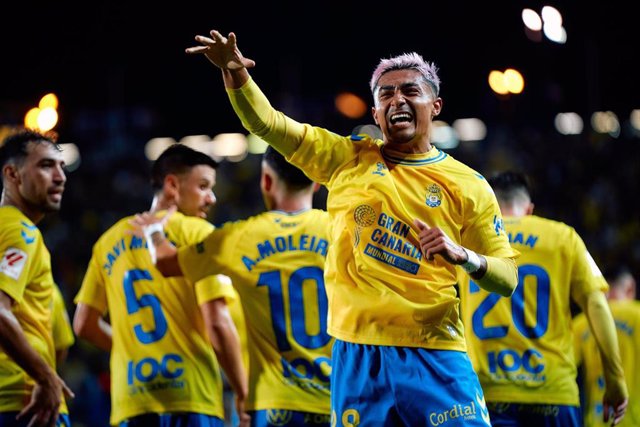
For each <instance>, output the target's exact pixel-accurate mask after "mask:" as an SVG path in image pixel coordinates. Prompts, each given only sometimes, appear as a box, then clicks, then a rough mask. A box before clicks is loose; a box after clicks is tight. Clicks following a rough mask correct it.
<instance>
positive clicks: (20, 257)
mask: <svg viewBox="0 0 640 427" xmlns="http://www.w3.org/2000/svg"><path fill="white" fill-rule="evenodd" d="M26 263H27V253H26V252H24V251H22V250H20V249H17V248H7V250H6V252H5V253H4V256H3V257H2V261H0V272H1V273H4V274H6V275H7V276H9V277H11V278H12V279H14V280H18V278H19V277H20V274H21V273H22V270H23V269H24V266H25V264H26Z"/></svg>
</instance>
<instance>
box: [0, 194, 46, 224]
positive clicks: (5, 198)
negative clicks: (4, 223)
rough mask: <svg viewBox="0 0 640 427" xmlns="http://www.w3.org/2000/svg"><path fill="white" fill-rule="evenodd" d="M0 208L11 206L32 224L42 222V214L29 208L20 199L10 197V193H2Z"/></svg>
mask: <svg viewBox="0 0 640 427" xmlns="http://www.w3.org/2000/svg"><path fill="white" fill-rule="evenodd" d="M0 206H13V207H14V208H16V209H18V210H19V211H20V212H22V214H23V215H24V216H26V217H27V218H29V219H30V220H31V222H33V223H34V224H37V223H39V222H40V221H42V218H44V212H42V211H41V210H39V209H35V208H34V207H32V206H30V205H29V204H28V203H26V202H25V201H24V200H23V199H21V198H14V197H11V193H10V192H9V191H3V192H2V197H1V198H0Z"/></svg>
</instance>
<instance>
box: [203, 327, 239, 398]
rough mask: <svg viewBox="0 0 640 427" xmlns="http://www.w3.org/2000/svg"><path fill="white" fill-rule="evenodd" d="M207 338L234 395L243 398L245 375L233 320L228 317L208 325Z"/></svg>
mask: <svg viewBox="0 0 640 427" xmlns="http://www.w3.org/2000/svg"><path fill="white" fill-rule="evenodd" d="M209 339H210V341H211V345H212V346H213V350H214V351H215V353H216V357H217V358H218V362H219V363H220V366H221V367H222V369H223V370H224V373H225V375H226V377H227V380H228V381H229V384H230V385H231V388H232V389H233V391H234V392H235V394H236V396H238V397H239V398H241V399H245V398H246V396H247V393H248V385H247V375H246V371H245V367H244V365H243V363H242V350H241V347H240V338H239V337H238V331H237V330H236V328H235V325H234V324H233V321H232V320H231V319H229V320H228V321H224V322H218V323H216V324H213V325H210V327H209Z"/></svg>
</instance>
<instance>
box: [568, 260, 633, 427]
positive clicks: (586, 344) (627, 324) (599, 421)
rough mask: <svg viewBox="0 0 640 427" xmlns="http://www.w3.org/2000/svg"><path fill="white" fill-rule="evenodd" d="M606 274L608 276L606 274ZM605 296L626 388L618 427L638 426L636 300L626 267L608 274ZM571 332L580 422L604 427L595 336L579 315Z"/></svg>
mask: <svg viewBox="0 0 640 427" xmlns="http://www.w3.org/2000/svg"><path fill="white" fill-rule="evenodd" d="M608 276H609V275H608ZM608 282H609V292H608V293H607V298H608V300H609V307H610V308H611V314H613V319H614V321H615V324H616V332H617V335H618V344H619V346H620V356H621V358H622V367H623V370H624V373H625V380H626V382H627V386H628V387H629V406H628V407H627V412H626V414H625V416H624V419H623V420H622V421H621V422H620V424H619V425H620V426H629V427H631V426H639V425H640V374H638V370H639V369H640V363H639V358H640V302H638V301H637V300H636V299H635V298H636V281H635V279H634V278H633V276H632V275H631V273H630V272H629V270H627V269H626V268H619V269H618V270H617V271H615V272H614V273H613V274H611V275H610V276H609V277H608ZM573 332H574V336H575V341H574V342H575V343H576V359H577V360H578V364H579V365H581V367H582V368H581V372H582V374H583V375H582V378H583V382H582V383H583V388H584V392H585V396H584V404H585V406H584V410H583V416H584V425H585V426H587V427H596V426H606V425H608V424H610V423H607V422H605V421H604V417H605V415H606V413H605V412H604V407H603V404H602V402H603V401H604V400H605V399H604V393H605V377H604V376H603V370H602V362H601V358H600V351H599V349H598V346H597V343H596V341H595V337H594V336H593V334H592V333H591V332H590V331H589V325H588V322H587V318H586V316H585V315H584V314H582V313H581V314H579V315H578V316H577V317H576V318H575V319H574V326H573Z"/></svg>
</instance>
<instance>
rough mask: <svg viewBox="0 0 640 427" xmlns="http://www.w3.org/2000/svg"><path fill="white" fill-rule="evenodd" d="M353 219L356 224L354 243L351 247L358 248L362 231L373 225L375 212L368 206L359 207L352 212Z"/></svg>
mask: <svg viewBox="0 0 640 427" xmlns="http://www.w3.org/2000/svg"><path fill="white" fill-rule="evenodd" d="M353 219H354V221H355V222H356V230H355V231H356V232H355V234H356V241H355V243H354V245H353V246H358V243H360V233H361V232H362V229H363V228H366V227H371V226H372V225H373V224H375V222H376V211H375V209H373V208H372V207H371V206H369V205H360V206H358V207H357V208H356V209H355V210H354V211H353Z"/></svg>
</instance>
